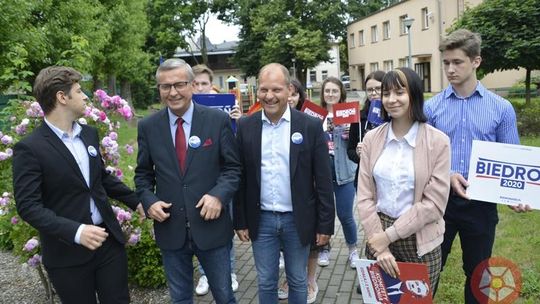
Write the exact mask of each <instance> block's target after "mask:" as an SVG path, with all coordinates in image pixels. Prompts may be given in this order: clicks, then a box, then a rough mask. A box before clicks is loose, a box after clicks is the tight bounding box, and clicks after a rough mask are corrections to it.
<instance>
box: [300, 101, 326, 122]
mask: <svg viewBox="0 0 540 304" xmlns="http://www.w3.org/2000/svg"><path fill="white" fill-rule="evenodd" d="M300 111H301V112H304V113H306V114H307V115H309V116H313V117H317V118H318V119H320V120H321V121H324V120H325V119H326V116H327V115H328V111H326V109H325V108H323V107H320V106H319V105H317V104H315V103H313V102H311V101H309V100H305V101H304V105H302V109H301V110H300Z"/></svg>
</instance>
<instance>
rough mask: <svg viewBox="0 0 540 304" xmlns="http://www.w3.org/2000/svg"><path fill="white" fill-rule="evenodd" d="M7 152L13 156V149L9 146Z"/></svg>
mask: <svg viewBox="0 0 540 304" xmlns="http://www.w3.org/2000/svg"><path fill="white" fill-rule="evenodd" d="M6 154H7V155H8V156H9V157H12V156H13V149H11V148H7V149H6Z"/></svg>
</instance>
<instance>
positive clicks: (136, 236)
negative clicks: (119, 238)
mask: <svg viewBox="0 0 540 304" xmlns="http://www.w3.org/2000/svg"><path fill="white" fill-rule="evenodd" d="M140 239H141V230H140V229H135V231H134V232H133V233H131V234H130V235H129V240H128V241H127V243H128V245H136V244H137V243H138V242H139V241H140Z"/></svg>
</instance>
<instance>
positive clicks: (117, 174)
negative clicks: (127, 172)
mask: <svg viewBox="0 0 540 304" xmlns="http://www.w3.org/2000/svg"><path fill="white" fill-rule="evenodd" d="M115 174H116V177H118V178H119V179H122V178H123V177H124V173H123V172H122V170H121V169H120V168H117V169H116V172H115Z"/></svg>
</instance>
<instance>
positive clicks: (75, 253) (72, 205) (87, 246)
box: [13, 66, 142, 304]
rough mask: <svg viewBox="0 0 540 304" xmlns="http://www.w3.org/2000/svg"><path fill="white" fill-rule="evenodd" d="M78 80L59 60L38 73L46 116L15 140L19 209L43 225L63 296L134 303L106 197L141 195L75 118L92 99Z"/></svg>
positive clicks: (45, 248)
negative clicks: (113, 170)
mask: <svg viewBox="0 0 540 304" xmlns="http://www.w3.org/2000/svg"><path fill="white" fill-rule="evenodd" d="M80 80H81V74H80V73H79V72H77V71H76V70H74V69H72V68H68V67H60V66H53V67H48V68H45V69H43V70H41V72H40V73H39V75H38V76H37V78H36V81H35V83H34V95H35V97H36V99H37V100H38V102H39V104H40V105H41V108H42V110H43V112H44V113H45V119H44V122H43V124H42V125H41V126H40V127H38V128H36V129H35V130H34V131H33V132H32V133H31V134H29V135H28V136H27V137H26V138H24V139H23V140H21V141H20V142H18V143H17V144H16V145H15V149H14V154H13V186H14V190H15V200H16V203H17V211H18V213H19V215H20V216H21V218H22V219H24V220H25V221H27V222H28V223H29V224H30V225H31V226H32V227H34V228H36V229H37V230H38V231H39V234H40V241H41V245H42V255H43V264H44V265H45V268H46V269H47V272H48V274H49V278H50V280H51V282H52V284H53V286H54V287H55V289H56V292H57V293H58V295H59V297H60V300H61V301H62V303H77V304H78V303H89V304H93V303H96V293H97V295H98V298H99V302H100V303H129V290H128V284H127V257H126V251H125V248H124V244H125V238H124V235H123V233H122V230H121V228H120V225H119V223H118V221H117V220H116V217H115V215H114V213H113V210H112V208H111V205H110V204H109V202H108V201H107V197H108V196H109V197H111V198H114V199H117V200H119V201H122V202H124V203H126V205H128V206H129V207H130V208H131V209H136V208H137V207H138V199H137V197H136V195H135V194H134V193H133V191H131V190H130V189H129V188H128V187H127V186H126V185H124V184H123V183H122V182H120V181H119V180H118V179H117V178H116V177H115V176H113V175H111V174H109V173H108V172H107V171H105V168H104V164H103V162H102V156H101V154H100V152H99V142H100V140H99V138H98V133H97V130H96V129H94V128H91V127H88V126H86V125H80V124H78V123H77V119H78V118H80V117H81V116H83V114H84V111H85V108H86V103H87V101H88V97H87V96H86V95H85V94H84V93H83V91H82V90H81V86H80V84H79V81H80ZM139 207H140V205H139ZM141 213H142V209H141Z"/></svg>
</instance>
